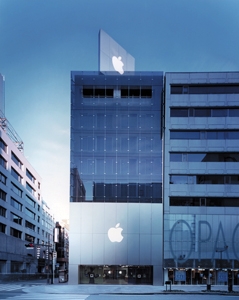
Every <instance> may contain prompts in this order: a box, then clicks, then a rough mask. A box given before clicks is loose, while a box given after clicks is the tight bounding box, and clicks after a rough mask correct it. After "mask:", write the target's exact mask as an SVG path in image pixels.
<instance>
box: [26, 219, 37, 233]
mask: <svg viewBox="0 0 239 300" xmlns="http://www.w3.org/2000/svg"><path fill="white" fill-rule="evenodd" d="M25 227H26V228H29V229H31V230H33V231H35V225H34V224H32V223H30V222H28V221H25Z"/></svg>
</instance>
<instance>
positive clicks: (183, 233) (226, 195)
mask: <svg viewBox="0 0 239 300" xmlns="http://www.w3.org/2000/svg"><path fill="white" fill-rule="evenodd" d="M164 104H165V131H164V168H163V174H164V185H163V206H164V268H165V269H164V272H165V280H167V279H168V278H169V279H171V280H172V282H173V283H186V284H201V283H211V284H225V283H229V282H231V283H232V284H239V275H238V274H239V273H238V269H239V262H238V259H239V243H238V240H239V216H238V215H239V122H238V120H239V73H237V72H225V73H166V75H165V101H164Z"/></svg>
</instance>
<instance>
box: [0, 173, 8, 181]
mask: <svg viewBox="0 0 239 300" xmlns="http://www.w3.org/2000/svg"><path fill="white" fill-rule="evenodd" d="M0 182H1V183H3V184H6V182H7V177H6V176H5V175H3V174H2V173H1V172H0Z"/></svg>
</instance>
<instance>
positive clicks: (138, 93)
mask: <svg viewBox="0 0 239 300" xmlns="http://www.w3.org/2000/svg"><path fill="white" fill-rule="evenodd" d="M120 90H121V98H152V87H151V86H121V88H120Z"/></svg>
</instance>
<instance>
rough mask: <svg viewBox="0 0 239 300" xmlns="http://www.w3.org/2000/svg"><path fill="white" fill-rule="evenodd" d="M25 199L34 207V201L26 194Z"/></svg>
mask: <svg viewBox="0 0 239 300" xmlns="http://www.w3.org/2000/svg"><path fill="white" fill-rule="evenodd" d="M26 201H27V203H29V204H30V205H31V206H33V207H35V205H36V202H35V201H34V200H32V199H31V198H30V197H29V196H27V195H26Z"/></svg>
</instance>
